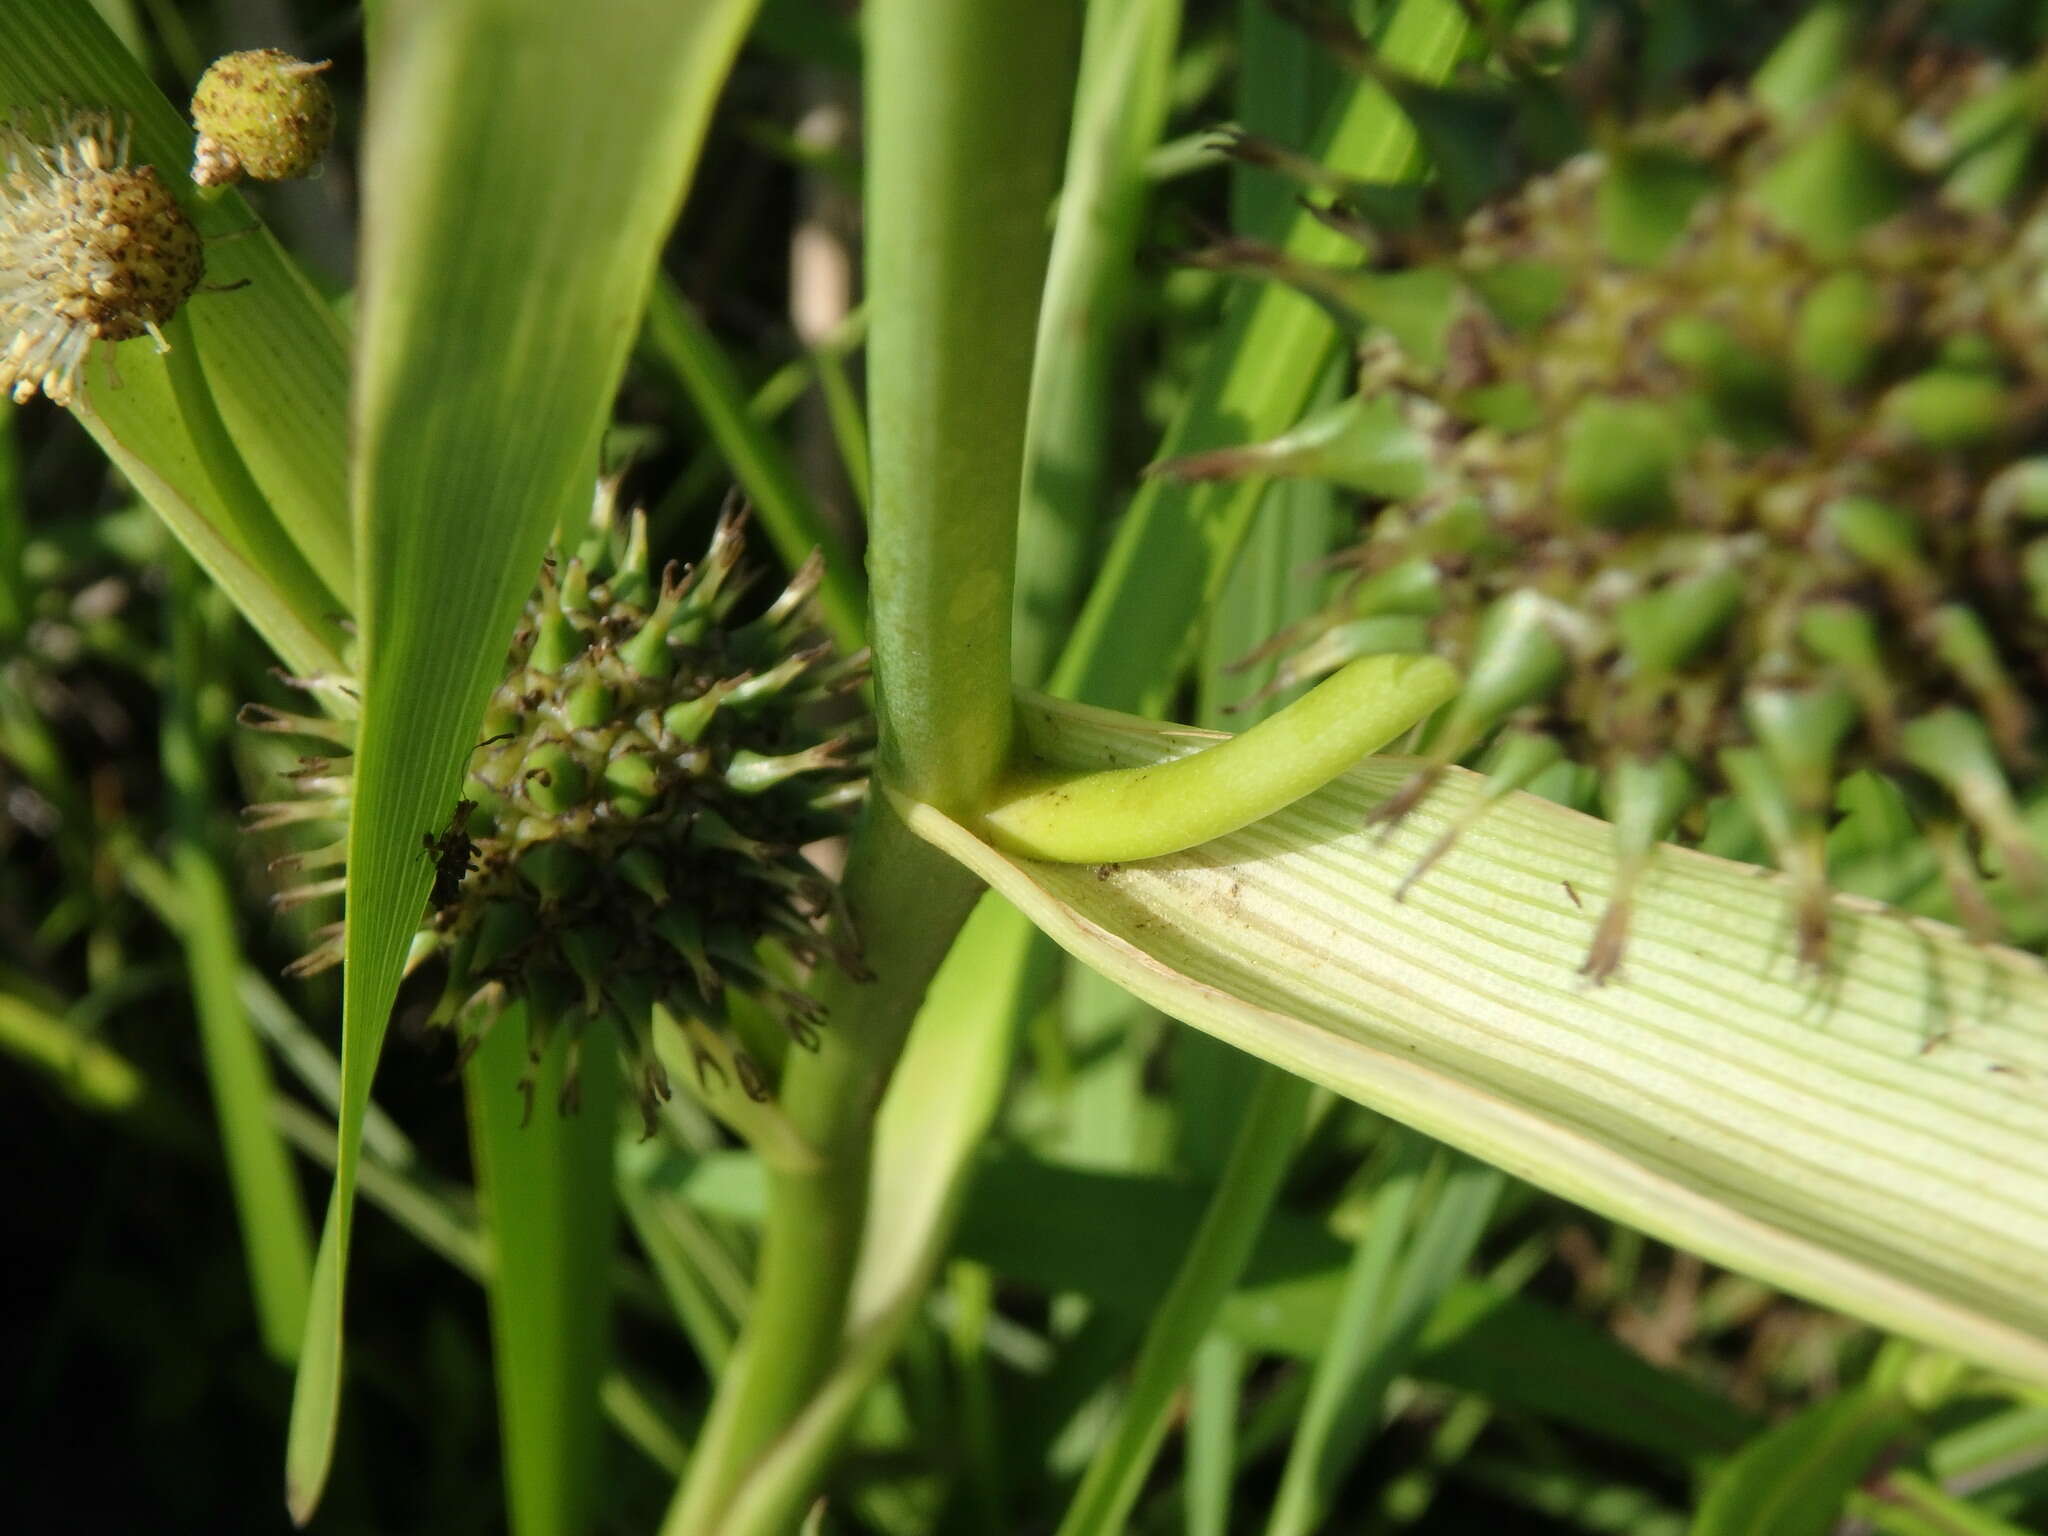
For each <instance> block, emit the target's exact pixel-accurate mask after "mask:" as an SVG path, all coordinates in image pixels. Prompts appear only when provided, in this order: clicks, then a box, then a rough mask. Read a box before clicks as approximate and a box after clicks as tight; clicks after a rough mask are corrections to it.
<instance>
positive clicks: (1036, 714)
mask: <svg viewBox="0 0 2048 1536" xmlns="http://www.w3.org/2000/svg"><path fill="white" fill-rule="evenodd" d="M1022 713H1023V715H1024V719H1025V723H1026V727H1027V729H1028V730H1029V731H1030V733H1031V734H1032V736H1033V737H1034V740H1035V745H1036V746H1037V747H1038V749H1039V750H1040V751H1041V752H1042V753H1045V754H1046V755H1048V756H1053V757H1056V758H1057V759H1059V760H1061V761H1064V762H1067V763H1069V764H1071V765H1072V766H1075V767H1102V766H1110V765H1122V764H1130V763H1133V762H1146V761H1158V760H1162V759H1164V758H1167V757H1170V756H1173V755H1176V754H1178V753H1182V752H1186V751H1190V750H1194V749H1197V748H1198V747H1199V746H1200V745H1202V743H1203V741H1204V740H1205V737H1204V736H1203V735H1202V733H1196V732H1190V731H1185V730H1175V729H1170V728H1161V727H1158V726H1154V725H1150V724H1147V723H1146V722H1143V721H1138V720H1134V719H1130V718H1128V717H1124V716H1118V715H1113V714H1109V713H1107V712H1105V711H1100V710H1091V709H1085V708H1082V707H1079V706H1073V705H1062V704H1055V703H1053V702H1052V701H1049V700H1042V699H1032V700H1027V701H1026V705H1025V708H1024V709H1023V711H1022ZM1206 739H1213V738H1206ZM1408 772H1409V765H1408V764H1406V763H1404V762H1402V761H1399V760H1391V761H1389V760H1372V761H1368V762H1366V763H1364V764H1362V765H1361V766H1359V767H1358V768H1356V769H1354V770H1353V771H1351V772H1350V773H1348V774H1346V775H1344V776H1343V777H1342V778H1340V779H1339V780H1337V781H1336V782H1334V783H1332V784H1331V785H1329V786H1328V787H1326V788H1325V789H1323V790H1321V791H1319V792H1317V793H1316V794H1314V795H1311V796H1309V797H1308V798H1306V799H1304V800H1301V801H1298V802H1296V803H1295V804H1294V805H1293V806H1291V807H1289V808H1288V809H1286V810H1285V811H1282V812H1280V813H1279V814H1277V815H1275V816H1272V817H1270V818H1268V819H1267V820H1265V821H1262V822H1259V823H1257V824H1255V825H1253V826H1250V827H1247V828H1245V829H1243V830H1242V831H1239V832H1235V833H1232V834H1230V835H1229V836H1227V837H1222V838H1219V839H1217V840H1215V841H1214V842H1211V843H1208V844H1206V845H1204V846H1203V847H1201V848H1199V849H1195V850H1192V851H1190V852H1187V853H1183V854H1178V855H1173V856H1170V857H1166V858H1160V859H1154V860H1148V861H1146V862H1144V863H1137V864H1129V865H1123V866H1117V865H1096V866H1087V865H1072V864H1065V865H1063V864H1049V863H1043V862H1038V861H1032V860H1024V859H1012V858H1006V857H1004V856H1003V855H1002V854H1000V853H998V852H997V851H996V850H994V849H992V848H990V847H989V846H988V845H986V844H985V843H982V842H981V841H980V840H979V839H977V838H975V837H974V836H972V835H971V834H970V833H968V832H967V831H965V830H964V829H963V828H961V827H960V826H958V825H957V824H955V823H953V822H951V821H950V820H948V819H947V818H945V817H944V816H941V815H939V814H938V813H937V812H936V811H933V810H932V809H931V808H930V807H926V806H913V807H909V808H907V809H906V811H905V815H906V817H907V819H908V820H909V823H910V825H911V827H912V828H913V830H915V831H917V832H919V833H920V834H921V835H923V836H925V837H928V838H930V839H931V840H932V841H933V842H934V843H935V844H937V845H938V846H939V847H941V848H943V849H945V850H946V851H947V852H949V853H951V854H952V855H953V856H954V857H955V858H958V859H960V860H961V861H962V862H963V863H965V864H966V865H968V867H969V868H971V869H973V870H974V871H975V872H976V873H977V874H980V875H981V876H982V877H983V878H984V879H986V880H988V882H989V883H990V884H991V885H993V886H994V887H995V888H996V889H997V890H999V891H1001V892H1002V893H1003V894H1004V895H1005V896H1006V897H1008V898H1009V899H1010V900H1011V901H1012V902H1014V903H1015V904H1016V905H1018V906H1019V907H1021V908H1022V909H1024V910H1025V911H1026V912H1027V913H1028V914H1029V915H1030V916H1031V918H1032V919H1033V921H1035V922H1036V923H1038V924H1039V926H1040V927H1041V928H1043V929H1044V930H1045V931H1046V932H1047V933H1049V934H1051V935H1052V937H1053V938H1054V939H1056V940H1057V941H1058V942H1059V943H1060V944H1062V945H1063V946H1064V947H1066V948H1067V949H1068V950H1069V951H1071V952H1072V953H1074V954H1075V955H1077V956H1079V957H1080V958H1082V959H1084V960H1086V961H1087V962H1088V964H1090V965H1091V966H1094V967H1095V968H1096V969H1098V970H1100V971H1102V972H1103V973H1104V974H1105V975H1107V976H1109V977H1110V978H1111V979H1113V980H1115V981H1116V982H1118V983H1119V984H1120V985H1122V986H1124V987H1126V988H1127V989H1129V990H1130V991H1132V992H1134V993H1135V994H1137V995H1138V996H1140V997H1142V998H1144V999H1145V1000H1147V1001H1149V1002H1152V1003H1154V1004H1155V1005H1157V1006H1158V1007H1160V1008H1162V1009H1164V1010H1166V1011H1167V1012H1169V1013H1172V1014H1174V1015H1176V1016H1177V1017H1179V1018H1182V1019H1184V1020H1186V1021H1188V1022H1190V1023H1193V1024H1196V1025H1198V1026H1200V1027H1201V1028H1203V1029H1206V1030H1208V1031H1210V1032H1211V1033H1213V1034H1215V1035H1218V1036H1219V1037H1221V1038H1223V1039H1225V1040H1227V1041H1229V1042H1231V1043H1232V1044H1234V1045H1237V1046H1238V1047H1240V1048H1241V1049H1243V1050H1246V1051H1249V1052H1251V1053H1252V1054H1254V1055H1257V1056H1261V1057H1263V1058H1265V1059H1266V1060H1269V1061H1272V1062H1275V1063H1277V1064H1279V1065H1282V1066H1285V1067H1287V1068H1288V1069H1289V1070H1291V1071H1294V1072H1298V1073H1300V1074H1302V1075H1303V1076H1306V1077H1310V1078H1313V1079H1314V1080H1316V1081H1318V1082H1321V1083H1324V1084H1326V1085H1328V1086H1329V1087H1331V1088H1334V1089H1335V1090H1337V1091H1338V1092H1340V1093H1343V1094H1345V1095H1347V1096H1348V1097H1350V1098H1353V1099H1355V1100H1357V1101H1358V1102H1360V1103H1363V1104H1366V1105H1368V1106H1369V1107H1371V1108H1373V1109H1376V1110H1379V1111H1381V1112H1383V1113H1386V1114H1388V1115H1391V1116H1393V1117H1395V1118H1397V1119H1400V1120H1403V1121H1406V1122H1407V1123H1409V1124H1411V1125H1414V1126H1416V1127H1417V1128H1419V1129H1421V1130H1423V1131H1425V1132H1427V1133H1428V1134H1430V1135H1432V1136H1435V1137H1438V1138H1439V1139H1441V1140H1444V1141H1448V1142H1450V1143H1452V1144H1453V1145H1455V1146H1458V1147H1461V1148H1463V1149H1465V1150H1466V1151H1468V1152H1471V1153H1473V1154H1474V1155H1475V1156H1479V1157H1483V1158H1486V1159H1487V1160H1489V1161H1491V1162H1494V1163H1497V1164H1499V1165H1500V1166H1502V1167H1504V1168H1506V1169H1508V1170H1509V1171H1510V1172H1513V1173H1515V1174H1517V1175H1518V1176H1520V1177H1522V1178H1525V1179H1528V1180H1530V1181H1531V1182H1533V1183H1535V1184H1538V1185H1541V1186H1543V1187H1545V1188H1547V1189H1550V1190H1553V1191H1555V1192H1557V1193H1559V1194H1561V1195H1564V1196H1566V1197H1567V1198H1570V1199H1573V1200H1577V1201H1580V1202H1581V1203H1583V1204H1585V1205H1587V1206H1590V1207H1592V1208H1593V1209H1595V1210H1598V1211H1602V1212H1604V1213H1606V1214H1608V1215H1610V1216H1613V1217H1615V1218H1617V1219H1619V1220H1622V1221H1626V1222H1629V1223H1631V1224H1632V1225H1635V1226H1638V1227H1640V1228H1642V1229H1643V1230H1645V1231H1648V1232H1651V1233H1654V1234H1656V1235H1658V1236H1660V1237H1663V1238H1666V1239H1668V1240H1670V1241H1672V1242H1675V1243H1678V1244H1680V1245H1682V1246H1684V1247H1687V1248H1690V1249H1692V1250H1694V1251H1696V1252H1698V1253H1701V1254H1703V1255H1705V1256H1707V1257H1709V1258H1711V1259H1714V1260H1716V1261H1717V1262H1720V1263H1724V1264H1727V1265H1730V1266H1731V1267H1734V1268H1737V1269H1741V1270H1744V1271H1747V1272H1749V1273H1751V1274H1755V1275H1758V1276H1760V1277H1762V1278H1764V1279H1766V1280H1768V1281H1770V1282H1772V1283H1773V1284H1777V1285H1780V1286H1783V1287H1784V1288H1786V1289H1788V1290H1792V1291H1796V1292H1798V1293H1800V1294H1803V1295H1805V1296H1808V1297H1811V1298H1813V1299H1815V1300H1818V1301H1821V1302H1824V1303H1826V1304H1828V1305H1831V1306H1835V1307H1839V1308H1841V1309H1843V1310H1845V1311H1849V1312H1852V1313H1855V1314H1857V1315H1859V1316H1862V1317H1865V1318H1867V1319H1869V1320H1871V1321H1872V1322H1875V1323H1878V1324H1880V1325H1881V1326H1884V1327H1888V1328H1893V1329H1896V1330H1898V1331H1900V1332H1902V1333H1907V1334H1910V1335H1913V1336H1916V1337H1918V1338H1921V1339H1925V1340H1928V1341H1930V1342H1933V1343H1937V1344H1940V1345H1942V1346H1944V1347H1948V1348H1952V1349H1955V1350H1957V1351H1960V1352H1962V1353H1965V1354H1968V1355H1971V1356H1974V1357H1976V1358H1978V1359H1981V1360H1987V1361H1991V1362H1994V1363H1995V1364H1997V1365H1998V1367H1999V1368H2001V1369H2003V1370H2006V1371H2011V1372H2016V1373H2020V1374H2024V1375H2027V1376H2030V1377H2033V1378H2035V1379H2039V1380H2048V1293H2044V1292H2043V1290H2042V1287H2041V1285H2040V1283H2039V1277H2040V1275H2041V1273H2042V1272H2043V1269H2044V1266H2048V1113H2044V1110H2048V968H2044V967H2043V966H2042V965H2041V964H2040V962H2038V961H2037V960H2034V959H2033V958H2031V957H2029V956H2024V955H2020V954H2017V953H2015V952H2012V951H2008V950H2002V949H1997V948H1992V947H1988V946H1984V945H1979V944H1976V943H1973V942H1972V941H1970V940H1969V939H1967V938H1965V937H1964V936H1963V935H1962V934H1960V933H1958V932H1956V931H1954V930H1953V929H1949V928H1946V927H1944V926H1942V925H1939V924H1935V923H1928V922H1924V921H1920V920H1916V919H1911V918H1908V917H1906V916H1904V915H1902V914H1899V913H1897V912H1894V911H1891V910H1889V909H1885V908H1881V907H1876V906H1874V905H1873V904H1870V903H1867V902H1859V901H1853V900H1849V899H1843V900H1841V901H1839V902H1837V904H1836V908H1835V912H1834V923H1835V928H1834V933H1835V934H1836V935H1837V936H1838V940H1839V942H1838V943H1837V945H1836V954H1837V957H1838V965H1839V967H1840V968H1839V969H1838V970H1836V971H1834V972H1831V973H1829V974H1828V975H1826V976H1821V977H1816V976H1813V975H1811V974H1809V973H1807V972H1806V971H1804V970H1802V968H1801V967H1800V965H1799V963H1798V961H1797V959H1796V957H1795V955H1794V950H1793V944H1792V942H1791V939H1790V935H1791V933H1792V897H1791V894H1790V892H1789V891H1788V889H1787V886H1786V883H1785V882H1784V881H1783V880H1782V879H1781V878H1780V877H1777V876H1775V875H1771V874H1769V873H1767V872H1764V871H1760V870H1756V869H1752V868H1749V867H1746V866H1742V865H1736V864H1731V863H1728V862H1726V861H1723V860H1719V859H1714V858H1710V857H1707V856H1706V855H1703V854H1698V853H1692V852H1687V851H1683V850H1678V849H1666V850H1663V851H1662V853H1661V854H1660V857H1659V859H1658V860H1657V862H1656V865H1655V866H1654V869H1653V872H1652V874H1651V875H1650V876H1649V877H1648V879H1647V880H1646V882H1645V883H1644V885H1643V886H1642V887H1640V888H1639V890H1638V892H1637V896H1636V912H1635V920H1634V923H1633V924H1632V926H1631V930H1630V947H1629V958H1628V963H1627V965H1626V967H1625V968H1624V970H1623V971H1622V972H1621V973H1620V975H1619V976H1618V977H1617V978H1616V979H1615V980H1614V981H1612V982H1610V983H1608V984H1607V985H1605V986H1594V985H1591V984H1589V983H1588V982H1587V981H1586V980H1585V978H1584V977H1582V976H1581V975H1580V974H1579V971H1578V966H1579V961H1580V958H1581V957H1582V956H1583V955H1584V954H1585V952H1586V948H1587V945H1588V943H1589V942H1590V941H1591V938H1592V934H1593V927H1594V922H1595V914H1597V913H1598V912H1599V911H1600V910H1601V908H1602V906H1603V904H1604V902H1605V899H1606V897H1607V895H1608V893H1609V891H1610V890H1611V889H1612V887H1613V884H1614V875H1615V868H1614V860H1613V857H1612V855H1611V853H1610V852H1609V851H1608V847H1607V841H1606V829H1605V827H1604V826H1603V825H1602V824H1601V823H1598V822H1595V821H1593V820H1591V819H1590V818H1587V817H1583V816H1580V815H1578V814H1576V813H1574V812H1571V811H1567V810H1564V809H1561V808H1559V807H1557V806H1554V805H1552V804H1550V803H1549V802H1547V801H1541V800H1537V799H1535V798H1533V797H1531V796H1527V795H1516V796H1512V797H1510V798H1509V799H1507V800H1506V801H1504V802H1503V803H1501V804H1500V805H1499V806H1498V807H1497V808H1496V809H1495V810H1493V811H1492V812H1491V813H1489V814H1488V815H1487V816H1486V817H1485V818H1484V819H1483V820H1481V821H1480V822H1479V823H1478V824H1477V825H1476V826H1475V827H1473V828H1472V829H1470V830H1469V831H1467V833H1466V834H1465V836H1464V837H1463V839H1462V840H1461V841H1460V843H1459V844H1458V846H1457V848H1456V849H1455V850H1454V851H1453V852H1452V853H1451V854H1450V855H1448V856H1447V858H1446V859H1445V860H1444V861H1443V863H1442V864H1441V865H1440V866H1439V867H1437V868H1436V869H1434V870H1432V871H1431V873H1430V874H1429V876H1428V878H1427V879H1425V880H1423V881H1422V882H1421V883H1419V884H1418V885H1417V886H1416V887H1415V888H1414V889H1413V890H1412V891H1410V892H1409V894H1408V896H1407V899H1406V900H1405V901H1396V900H1395V899H1394V895H1393V892H1394V890H1395V888H1396V886H1397V885H1398V883H1399V882H1400V880H1401V878H1402V877H1403V876H1404V875H1405V874H1406V873H1407V872H1408V870H1409V869H1410V868H1411V867H1412V865H1413V864H1414V863H1415V861H1416V859H1417V858H1418V857H1419V856H1420V855H1421V853H1422V852H1423V850H1424V849H1425V848H1427V847H1428V846H1429V843H1430V841H1431V839H1433V838H1434V837H1435V836H1436V835H1437V834H1438V833H1439V832H1441V831H1442V830H1443V828H1444V827H1445V826H1446V825H1447V824H1448V823H1449V821H1450V819H1451V818H1452V817H1454V816H1455V815H1456V814H1457V813H1458V812H1459V811H1460V810H1461V809H1463V808H1465V807H1467V806H1469V805H1471V804H1472V802H1473V801H1474V799H1475V798H1476V797H1477V795H1478V794H1479V793H1480V787H1481V782H1482V781H1480V780H1479V779H1478V778H1477V777H1476V776H1473V775H1468V774H1462V773H1461V774H1454V775H1452V776H1451V778H1450V779H1449V781H1448V782H1447V783H1446V784H1445V785H1443V786H1442V787H1441V788H1440V789H1439V790H1438V791H1437V792H1436V793H1434V794H1433V795H1431V796H1430V797H1429V799H1428V800H1426V801H1425V802H1424V804H1423V805H1422V806H1421V807H1420V808H1419V809H1418V810H1417V811H1415V812H1414V813H1413V814H1411V815H1410V816H1408V817H1407V818H1406V819H1405V820H1404V821H1403V822H1402V823H1401V824H1400V825H1399V826H1398V827H1397V828H1396V829H1394V830H1393V832H1392V833H1391V834H1390V835H1385V836H1382V835H1380V834H1379V833H1378V832H1371V833H1369V832H1367V831H1366V830H1365V823H1366V818H1367V816H1368V814H1369V813H1370V812H1371V810H1372V809H1373V807H1374V806H1376V805H1378V804H1379V803H1380V802H1381V801H1382V800H1384V799H1386V798H1387V797H1388V796H1389V795H1391V794H1392V793H1393V791H1394V790H1395V789H1396V788H1397V787H1398V786H1399V785H1400V784H1401V783H1402V782H1403V781H1404V779H1405V778H1406V776H1407V774H1408Z"/></svg>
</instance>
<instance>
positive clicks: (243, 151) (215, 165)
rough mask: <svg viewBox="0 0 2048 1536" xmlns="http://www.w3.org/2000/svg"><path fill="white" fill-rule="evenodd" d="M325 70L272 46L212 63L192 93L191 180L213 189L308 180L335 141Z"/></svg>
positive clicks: (228, 56) (330, 96)
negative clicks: (195, 133) (195, 134)
mask: <svg viewBox="0 0 2048 1536" xmlns="http://www.w3.org/2000/svg"><path fill="white" fill-rule="evenodd" d="M326 68H327V65H326V63H324V62H322V63H319V64H308V63H307V62H306V61H305V60H303V59H295V58H293V57H292V56H291V55H290V54H288V53H282V52H280V51H279V50H277V49H275V48H257V49H252V50H250V51H248V52H246V53H231V54H228V55H227V56H226V57H225V58H220V59H216V60H214V62H213V64H212V65H211V66H210V67H209V68H208V69H207V71H206V73H205V74H204V75H202V76H200V77H199V86H198V89H197V90H195V91H194V92H193V93H192V125H193V126H194V127H195V128H197V129H198V130H199V143H198V146H197V147H196V149H195V150H194V154H193V161H192V179H193V180H194V181H196V182H198V183H199V185H200V186H202V187H218V186H226V185H227V184H229V183H230V182H235V181H239V180H241V179H242V178H243V177H244V176H247V177H249V178H250V179H251V180H254V181H289V180H291V179H293V178H294V177H299V176H306V175H310V174H311V173H312V171H313V169H314V168H315V167H316V166H318V165H319V163H320V157H321V156H322V155H324V154H326V153H327V145H328V143H329V141H330V140H332V139H333V137H334V97H333V96H332V94H331V93H330V92H329V91H328V89H327V82H326V81H325V80H323V79H321V78H320V75H321V72H322V71H323V70H325V69H326Z"/></svg>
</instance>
